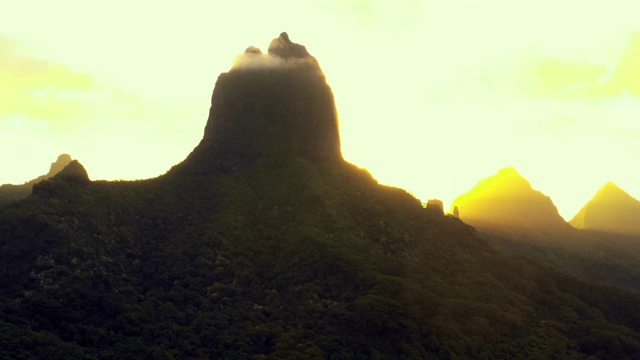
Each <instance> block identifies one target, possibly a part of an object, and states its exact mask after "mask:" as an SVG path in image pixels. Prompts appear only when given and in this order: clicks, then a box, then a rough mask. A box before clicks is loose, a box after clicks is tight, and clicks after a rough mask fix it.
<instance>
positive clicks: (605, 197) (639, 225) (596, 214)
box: [569, 182, 640, 235]
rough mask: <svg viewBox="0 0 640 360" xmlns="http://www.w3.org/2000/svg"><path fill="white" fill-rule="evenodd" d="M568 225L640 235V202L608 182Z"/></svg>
mask: <svg viewBox="0 0 640 360" xmlns="http://www.w3.org/2000/svg"><path fill="white" fill-rule="evenodd" d="M569 223H570V224H571V225H573V226H574V227H575V228H578V229H590V230H600V231H607V232H612V233H620V234H628V235H640V201H638V200H637V199H635V198H634V197H632V196H631V195H629V194H627V193H626V192H625V191H624V190H622V189H620V188H619V187H618V186H617V185H615V184H614V183H611V182H609V183H607V184H605V185H604V186H603V187H602V188H601V189H600V190H599V191H598V192H597V193H596V194H595V196H594V197H593V198H592V199H591V200H590V201H589V202H588V203H587V204H586V205H585V206H584V207H583V208H582V209H580V211H579V212H578V213H577V214H576V215H575V216H574V217H573V219H571V221H569Z"/></svg>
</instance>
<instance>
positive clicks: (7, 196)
mask: <svg viewBox="0 0 640 360" xmlns="http://www.w3.org/2000/svg"><path fill="white" fill-rule="evenodd" d="M70 162H71V156H70V155H68V154H62V155H60V156H58V159H56V161H55V162H53V163H51V166H50V167H49V172H47V174H46V175H42V176H38V177H37V178H35V179H33V180H30V181H27V182H25V183H24V184H22V185H14V184H4V185H2V186H0V205H2V204H6V203H10V202H13V201H16V200H20V199H23V198H25V197H27V196H29V194H31V189H32V188H33V185H35V184H37V183H39V182H41V181H43V180H46V179H49V178H51V177H53V176H54V175H55V174H57V173H59V172H60V171H62V169H63V168H64V167H65V166H67V164H69V163H70Z"/></svg>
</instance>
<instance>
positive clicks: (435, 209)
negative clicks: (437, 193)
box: [427, 199, 444, 215]
mask: <svg viewBox="0 0 640 360" xmlns="http://www.w3.org/2000/svg"><path fill="white" fill-rule="evenodd" d="M427 211H429V212H432V213H435V214H439V215H444V204H443V203H442V200H438V199H429V200H428V201H427Z"/></svg>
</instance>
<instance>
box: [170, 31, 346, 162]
mask: <svg viewBox="0 0 640 360" xmlns="http://www.w3.org/2000/svg"><path fill="white" fill-rule="evenodd" d="M297 156H300V157H302V158H304V159H306V160H309V161H311V162H313V163H316V164H320V165H333V164H336V163H337V162H341V161H342V154H341V151H340V137H339V134H338V120H337V114H336V108H335V103H334V100H333V93H332V92H331V88H330V87H329V85H327V83H326V80H325V77H324V74H323V73H322V70H321V69H320V66H319V65H318V62H317V61H316V59H315V58H314V57H312V56H311V55H309V53H308V52H307V50H306V49H305V47H304V46H302V45H299V44H295V43H293V42H291V41H290V40H289V37H288V35H287V34H286V33H282V34H280V37H278V38H276V39H274V40H273V41H272V42H271V45H270V46H269V54H267V55H265V54H262V53H261V52H260V50H259V49H257V48H255V47H250V48H248V49H247V51H246V52H245V53H244V54H243V55H241V56H239V57H238V58H237V59H236V62H235V65H234V67H233V68H232V69H231V70H230V71H229V72H227V73H223V74H221V75H220V76H219V77H218V81H217V82H216V86H215V89H214V91H213V95H212V97H211V109H210V111H209V119H208V121H207V125H206V127H205V131H204V137H203V139H202V141H201V142H200V144H199V145H198V146H197V147H196V148H195V149H194V150H193V152H192V153H191V154H190V155H189V157H188V158H187V159H186V160H185V161H184V162H183V163H181V164H179V165H177V166H175V167H174V168H173V169H172V172H174V173H177V172H179V173H191V174H211V173H217V172H222V173H228V172H236V171H239V170H242V169H246V168H247V167H249V166H251V165H252V164H254V163H255V162H256V161H257V160H259V159H271V160H275V161H280V160H287V159H290V158H294V157H297Z"/></svg>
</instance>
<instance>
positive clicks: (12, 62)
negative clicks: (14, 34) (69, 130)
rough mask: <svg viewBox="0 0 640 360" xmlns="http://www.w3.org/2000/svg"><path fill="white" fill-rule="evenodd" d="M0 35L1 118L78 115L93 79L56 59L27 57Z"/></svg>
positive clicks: (58, 118) (41, 117) (59, 118)
mask: <svg viewBox="0 0 640 360" xmlns="http://www.w3.org/2000/svg"><path fill="white" fill-rule="evenodd" d="M20 50H21V49H20V48H19V47H18V46H16V45H15V44H14V43H12V42H11V41H9V40H8V39H6V38H2V37H0V118H2V117H6V116H11V115H19V116H20V115H21V116H26V117H27V118H35V119H50V120H63V119H69V118H73V117H77V116H78V115H79V113H81V112H82V105H81V104H82V102H83V99H84V98H86V97H87V96H90V92H91V91H92V89H93V80H92V78H91V77H90V76H89V75H87V74H83V73H78V72H74V71H72V70H71V69H69V68H67V67H65V66H63V65H60V64H56V63H54V62H50V61H46V60H41V59H37V58H33V57H30V56H26V55H24V54H22V53H21V52H20Z"/></svg>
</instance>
